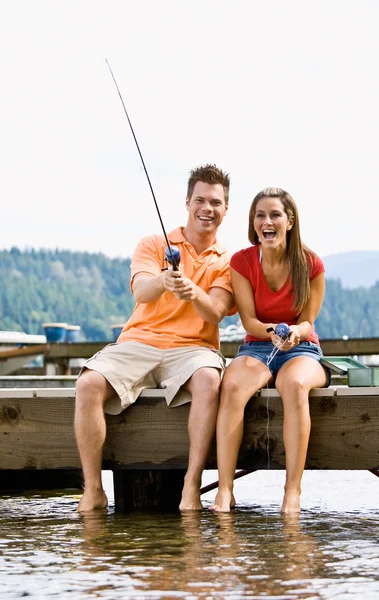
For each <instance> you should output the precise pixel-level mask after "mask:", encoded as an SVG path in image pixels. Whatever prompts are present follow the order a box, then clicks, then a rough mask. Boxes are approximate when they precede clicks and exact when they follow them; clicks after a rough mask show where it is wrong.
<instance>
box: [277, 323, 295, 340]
mask: <svg viewBox="0 0 379 600" xmlns="http://www.w3.org/2000/svg"><path fill="white" fill-rule="evenodd" d="M290 333H291V331H290V328H289V326H288V325H287V323H278V324H277V326H276V327H275V334H276V335H278V336H279V337H280V338H282V340H286V339H287V338H288V337H289V335H290Z"/></svg>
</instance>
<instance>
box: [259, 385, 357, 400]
mask: <svg viewBox="0 0 379 600" xmlns="http://www.w3.org/2000/svg"><path fill="white" fill-rule="evenodd" d="M345 389H346V387H345ZM259 395H260V396H261V397H262V398H280V395H279V392H278V390H277V389H275V388H262V389H261V390H260V394H259ZM335 395H336V387H328V388H315V389H314V390H311V392H310V394H309V396H310V397H311V398H315V397H322V398H325V397H327V396H335Z"/></svg>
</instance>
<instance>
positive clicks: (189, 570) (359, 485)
mask: <svg viewBox="0 0 379 600" xmlns="http://www.w3.org/2000/svg"><path fill="white" fill-rule="evenodd" d="M215 475H216V473H215V472H211V471H208V472H206V473H205V475H204V484H207V483H210V482H211V481H213V480H214V478H215ZM103 477H104V483H105V487H106V489H107V492H108V494H109V497H110V508H109V510H108V511H104V512H103V513H100V514H94V515H90V516H87V517H83V516H80V515H78V514H77V513H76V512H75V508H76V505H77V502H78V499H79V495H78V493H77V491H74V492H73V491H70V490H66V491H56V492H45V493H33V494H28V495H25V496H6V495H3V496H1V497H0V597H1V598H5V599H7V600H11V599H13V598H22V597H28V598H33V599H39V598H41V599H44V598H59V599H62V598H63V599H65V598H69V599H72V600H77V599H86V598H96V599H108V600H113V599H118V598H120V599H121V598H122V599H132V598H136V599H153V598H154V599H157V598H160V599H166V598H167V599H168V598H183V599H186V600H193V599H197V598H202V599H204V600H212V599H223V598H228V599H231V600H232V599H233V600H239V599H244V598H246V599H253V598H266V599H275V600H302V599H308V600H312V599H324V598H325V599H329V598H336V599H337V598H338V599H339V600H340V599H343V600H345V599H346V600H350V599H354V600H357V599H362V600H374V599H375V600H377V599H378V598H379V542H378V533H379V506H378V505H379V502H378V498H379V494H378V492H379V479H377V478H376V477H374V476H373V475H371V474H370V473H368V472H352V471H343V472H340V471H339V472H337V471H306V472H305V474H304V479H303V494H302V496H303V498H302V506H303V511H302V514H301V516H300V517H299V518H297V517H294V518H284V517H282V516H281V515H280V504H281V499H282V487H283V482H284V472H281V471H271V472H266V471H260V472H258V473H254V474H251V475H249V476H248V477H244V478H242V479H240V480H238V481H236V496H237V500H238V501H239V505H238V508H237V509H236V510H235V511H233V512H232V513H230V514H213V513H211V512H210V511H207V510H203V511H201V512H198V513H186V514H183V515H180V514H159V513H152V512H149V513H145V512H137V513H133V514H127V515H119V514H115V513H114V510H113V494H112V487H111V474H110V473H104V474H103ZM214 496H215V491H213V492H209V493H208V494H206V495H205V496H204V497H203V498H204V504H205V506H209V505H210V504H211V501H212V500H213V499H214Z"/></svg>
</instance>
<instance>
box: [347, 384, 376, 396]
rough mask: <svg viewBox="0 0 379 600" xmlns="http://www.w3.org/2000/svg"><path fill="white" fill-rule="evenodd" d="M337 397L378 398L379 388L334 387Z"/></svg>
mask: <svg viewBox="0 0 379 600" xmlns="http://www.w3.org/2000/svg"><path fill="white" fill-rule="evenodd" d="M336 395H337V396H349V397H352V396H379V387H376V386H364V387H346V386H343V385H341V386H336Z"/></svg>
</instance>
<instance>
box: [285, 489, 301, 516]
mask: <svg viewBox="0 0 379 600" xmlns="http://www.w3.org/2000/svg"><path fill="white" fill-rule="evenodd" d="M299 512H300V492H299V491H297V490H288V491H286V492H285V493H284V498H283V504H282V513H283V514H286V515H291V514H296V513H299Z"/></svg>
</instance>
